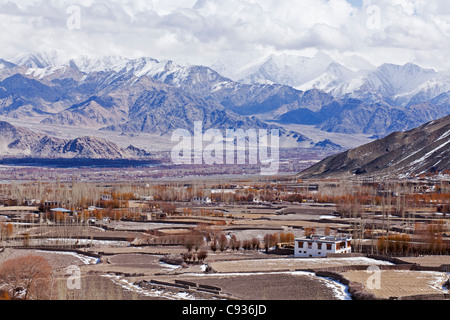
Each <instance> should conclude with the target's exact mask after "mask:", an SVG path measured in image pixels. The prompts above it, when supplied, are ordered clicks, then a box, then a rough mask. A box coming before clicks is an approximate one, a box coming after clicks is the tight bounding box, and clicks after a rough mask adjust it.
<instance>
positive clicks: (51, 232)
mask: <svg viewBox="0 0 450 320" xmlns="http://www.w3.org/2000/svg"><path fill="white" fill-rule="evenodd" d="M14 188H16V189H14ZM0 190H2V192H3V193H4V195H5V197H9V200H7V201H6V200H4V201H3V206H2V207H0V217H1V220H0V223H1V228H0V230H1V237H0V265H2V264H3V263H6V262H8V261H14V260H15V259H18V258H23V257H29V256H32V257H34V258H35V260H36V261H37V260H39V259H37V258H36V257H41V258H43V259H44V260H45V261H46V263H48V265H49V266H50V268H51V270H52V277H51V279H50V280H49V283H51V288H52V289H51V295H49V296H47V298H49V299H53V300H59V299H63V300H65V299H75V300H77V299H78V300H97V299H98V300H105V299H106V300H117V299H120V300H124V299H125V300H128V299H129V300H144V299H145V300H161V299H162V300H199V299H207V300H209V299H224V300H227V299H238V300H239V299H249V298H250V299H256V300H347V299H355V298H358V297H359V298H360V297H372V298H376V299H389V298H393V297H394V298H402V297H410V296H418V295H422V296H427V297H431V296H434V297H436V294H440V295H441V296H440V297H445V295H446V294H448V289H447V287H445V286H444V283H445V281H446V279H447V278H446V277H448V274H447V273H446V272H448V269H446V268H448V266H449V265H450V260H449V257H450V255H449V252H450V251H449V249H450V245H449V234H450V232H449V230H450V229H449V221H450V220H449V216H448V215H447V213H446V210H447V209H446V208H447V207H446V206H447V203H446V202H445V201H446V199H447V198H446V197H445V196H443V195H442V193H430V194H415V193H413V190H414V186H411V187H406V186H404V185H401V186H398V188H397V189H396V190H399V191H398V193H388V194H386V193H385V192H384V191H383V190H381V189H380V186H379V185H378V184H376V185H373V184H369V185H365V186H364V185H361V184H355V185H352V184H344V185H341V184H339V183H337V182H332V183H325V182H317V183H312V182H308V183H303V182H301V181H297V180H295V181H291V180H283V179H282V180H280V181H270V182H269V181H234V180H233V181H227V182H226V183H225V182H223V181H221V182H220V183H218V182H216V181H209V182H205V181H203V182H202V183H199V182H198V181H195V182H192V181H184V182H178V183H174V182H170V183H167V184H145V185H141V186H132V185H131V184H119V185H108V186H106V185H103V184H95V185H94V184H86V183H80V184H78V183H76V182H73V181H71V182H65V183H64V182H61V183H60V185H58V186H55V185H54V184H52V185H47V184H41V185H34V184H25V185H22V186H21V187H20V188H18V187H17V186H14V187H12V186H10V185H3V186H2V187H1V188H0ZM380 190H381V191H380ZM441 190H442V189H441ZM19 191H20V192H19ZM39 192H45V194H46V195H47V196H48V197H51V198H52V199H59V198H64V199H68V200H66V201H65V203H64V204H62V203H56V202H57V201H46V202H45V203H44V204H43V203H42V202H41V203H33V204H31V205H26V204H25V203H21V202H20V200H19V199H18V198H19V197H18V195H19V193H20V197H24V198H28V199H30V198H40V197H41V196H39ZM409 192H411V194H410V193H409ZM192 199H200V200H201V201H200V202H198V201H193V200H192ZM28 202H31V201H28ZM28 202H27V203H28ZM314 234H319V235H321V234H322V235H331V236H351V237H352V253H351V254H347V255H342V256H329V257H326V258H314V257H313V258H294V256H293V245H294V239H296V238H303V237H305V236H308V235H314ZM39 261H41V263H43V262H42V260H39ZM412 265H414V266H417V267H415V268H413V267H411V266H412ZM373 266H376V267H379V268H381V279H383V281H382V284H383V285H382V287H381V289H378V291H374V290H371V289H370V288H368V287H367V281H368V277H370V273H368V272H367V270H369V268H370V267H373ZM419 267H423V268H429V270H427V271H424V270H419V269H420V268H419ZM74 270H76V271H77V273H76V275H77V277H78V279H79V280H80V286H79V287H77V288H75V289H73V288H71V286H70V285H69V284H70V281H72V280H73V276H74V273H73V272H74ZM446 270H447V271H446ZM0 271H1V269H0ZM0 273H1V272H0ZM180 283H182V284H180ZM183 283H184V284H183ZM186 283H188V284H186ZM355 286H356V287H357V288H358V290H359V292H363V294H362V293H361V294H359V295H358V293H356V294H355V290H354V288H355ZM211 288H213V289H211ZM0 290H1V288H0Z"/></svg>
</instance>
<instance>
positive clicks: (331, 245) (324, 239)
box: [294, 235, 352, 258]
mask: <svg viewBox="0 0 450 320" xmlns="http://www.w3.org/2000/svg"><path fill="white" fill-rule="evenodd" d="M351 240H352V238H351V237H330V236H317V235H313V236H309V237H306V238H302V239H300V238H298V239H295V246H294V257H298V258H300V257H303V258H304V257H307V258H311V257H312V258H314V257H326V256H327V254H329V253H351V252H352V247H351Z"/></svg>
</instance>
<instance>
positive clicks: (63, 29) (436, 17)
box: [0, 0, 450, 69]
mask: <svg viewBox="0 0 450 320" xmlns="http://www.w3.org/2000/svg"><path fill="white" fill-rule="evenodd" d="M350 2H353V3H357V2H356V1H346V0H328V1H327V0H301V1H299V0H198V1H197V0H153V1H144V0H139V1H136V0H127V1H120V0H108V1H96V0H78V1H77V0H63V1H60V0H58V1H56V0H47V1H38V0H26V1H20V3H17V2H13V1H0V27H1V28H2V29H3V30H6V32H2V33H1V34H0V44H1V46H0V56H1V57H7V56H11V55H14V54H18V53H20V52H24V51H25V52H39V51H51V50H58V51H60V52H61V53H62V54H64V55H65V56H68V57H69V56H75V55H79V54H85V55H124V56H128V57H136V56H140V55H145V56H152V57H155V58H168V59H174V60H176V61H179V62H182V63H183V62H188V63H192V64H197V63H201V64H209V63H211V62H212V61H214V60H216V59H218V58H219V57H220V56H222V55H234V56H239V55H241V56H243V57H248V56H252V57H253V56H255V55H257V54H259V53H264V52H267V51H286V50H289V51H291V52H292V51H294V52H305V51H311V50H313V51H320V50H322V51H324V52H326V53H328V54H330V55H332V56H334V57H336V58H337V59H341V60H344V58H346V57H349V56H358V57H361V58H364V59H365V60H368V61H369V62H371V63H373V64H375V65H379V64H381V63H383V62H393V63H402V62H403V63H406V62H410V61H411V62H415V63H418V64H420V65H424V66H427V67H434V68H435V69H442V68H444V67H450V65H449V63H450V62H447V59H446V57H447V56H448V55H449V53H450V42H449V36H450V6H449V5H448V4H447V3H448V2H447V1H444V0H433V1H424V0H389V1H387V0H379V1H370V0H363V1H362V5H357V6H352V5H351V4H350ZM359 3H361V2H359ZM74 4H75V5H78V6H79V7H80V9H81V24H80V26H81V29H80V30H71V29H69V28H67V23H66V22H67V19H68V18H69V15H68V13H67V12H66V10H67V8H68V6H70V5H74ZM369 6H372V7H373V6H375V8H376V9H377V10H376V11H371V12H368V11H367V8H368V7H369ZM374 14H376V15H379V16H374ZM374 18H375V19H374ZM370 19H372V20H370ZM371 21H372V22H373V21H378V22H379V25H374V24H373V23H372V24H370V23H371ZM374 26H375V27H374ZM407 59H408V60H407Z"/></svg>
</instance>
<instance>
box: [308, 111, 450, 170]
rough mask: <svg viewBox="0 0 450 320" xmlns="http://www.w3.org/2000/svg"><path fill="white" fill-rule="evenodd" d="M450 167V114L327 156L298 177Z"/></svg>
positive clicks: (444, 168) (443, 168) (445, 168)
mask: <svg viewBox="0 0 450 320" xmlns="http://www.w3.org/2000/svg"><path fill="white" fill-rule="evenodd" d="M449 169H450V116H447V117H444V118H442V119H439V120H436V121H432V122H429V123H427V124H424V125H422V126H420V127H418V128H415V129H413V130H410V131H406V132H395V133H392V134H390V135H389V136H387V137H385V138H383V139H379V140H376V141H374V142H372V143H369V144H366V145H363V146H360V147H358V148H355V149H352V150H348V151H346V152H343V153H339V154H337V155H334V156H331V157H328V158H326V159H324V160H323V161H321V162H319V163H317V164H315V165H314V166H312V167H310V168H308V169H307V170H305V171H303V172H301V173H300V174H299V177H303V178H311V177H320V178H327V177H343V176H347V177H348V176H354V175H360V176H365V177H370V176H386V177H408V176H415V175H420V174H424V173H439V172H442V171H444V170H449Z"/></svg>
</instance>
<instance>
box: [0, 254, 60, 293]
mask: <svg viewBox="0 0 450 320" xmlns="http://www.w3.org/2000/svg"><path fill="white" fill-rule="evenodd" d="M52 274H53V270H52V267H51V266H50V264H49V263H48V261H47V260H46V259H45V258H43V257H40V256H34V255H27V256H23V257H18V258H14V259H10V260H7V261H5V262H3V264H1V265H0V287H2V288H3V289H4V290H6V291H7V292H8V294H9V296H10V298H11V299H12V300H17V299H23V300H27V299H34V300H46V299H49V297H50V295H51V283H52V281H51V280H52Z"/></svg>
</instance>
